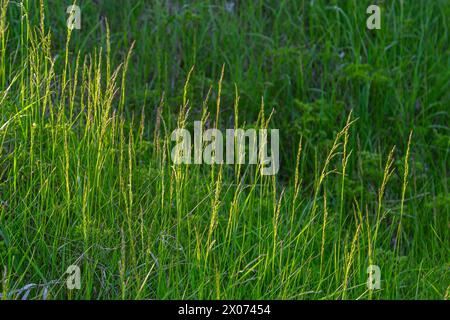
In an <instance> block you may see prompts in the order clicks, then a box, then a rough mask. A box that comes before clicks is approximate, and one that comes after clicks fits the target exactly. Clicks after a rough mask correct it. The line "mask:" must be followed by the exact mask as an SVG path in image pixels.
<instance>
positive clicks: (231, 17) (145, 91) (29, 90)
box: [0, 0, 450, 299]
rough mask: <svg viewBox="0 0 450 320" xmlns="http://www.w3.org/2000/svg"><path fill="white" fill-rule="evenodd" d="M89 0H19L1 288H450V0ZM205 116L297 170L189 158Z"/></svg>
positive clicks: (317, 295)
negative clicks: (178, 147) (174, 152)
mask: <svg viewBox="0 0 450 320" xmlns="http://www.w3.org/2000/svg"><path fill="white" fill-rule="evenodd" d="M78 2H79V3H78V5H79V6H80V8H81V29H79V30H78V29H74V30H69V29H68V28H67V25H66V20H67V18H68V14H67V13H66V8H67V6H69V5H71V4H72V1H65V0H64V1H60V0H48V1H45V0H40V1H38V0H20V1H19V0H18V1H7V0H0V6H1V8H0V17H1V21H0V50H1V51H0V52H1V54H0V201H1V206H0V279H1V281H0V294H1V297H2V298H3V299H20V298H26V299H448V296H449V294H450V292H449V291H450V287H449V285H450V272H449V270H450V269H449V268H450V266H449V257H450V255H449V249H450V248H449V244H450V221H449V218H450V215H449V208H450V196H449V182H448V173H449V168H450V161H449V150H450V135H449V127H448V123H449V110H450V108H449V106H450V56H449V53H450V49H449V25H448V24H449V21H450V19H449V17H450V3H449V1H448V0H434V1H427V0H414V1H413V0H409V1H400V0H395V1H394V0H393V1H377V0H373V1H360V0H347V1H336V0H335V1H333V0H329V1H319V0H317V1H313V0H311V1H309V0H308V1H306V0H304V1H302V0H273V1H271V0H255V1H231V0H230V1H181V0H170V1H169V0H167V1H162V0H154V1H144V0H129V1H113V0H103V1H102V0H97V1H78ZM370 4H378V5H379V6H380V7H381V29H380V30H368V29H367V28H366V19H367V18H368V14H366V9H367V7H368V6H369V5H370ZM200 120H201V121H202V124H203V125H204V127H217V128H220V129H222V130H225V129H226V128H272V129H275V128H276V129H279V131H280V162H281V166H280V171H279V173H278V174H277V175H274V176H263V175H261V173H260V170H259V169H260V167H259V166H257V165H237V164H236V165H227V164H223V165H222V164H215V165H205V164H204V165H194V164H192V165H174V163H173V162H172V160H171V157H170V153H171V149H172V147H173V144H174V143H173V142H172V141H171V138H170V134H171V132H172V130H174V129H175V128H177V127H180V126H181V127H184V128H187V129H189V130H192V129H193V123H194V121H200ZM71 265H76V266H78V267H79V268H80V270H81V286H80V289H74V290H69V289H68V288H67V284H66V280H67V278H68V276H69V275H68V274H67V273H66V270H67V269H68V267H69V266H71ZM370 265H377V266H379V268H380V272H381V274H380V275H381V287H380V289H377V290H369V289H368V287H367V285H366V283H367V279H368V273H367V268H368V267H369V266H370Z"/></svg>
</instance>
